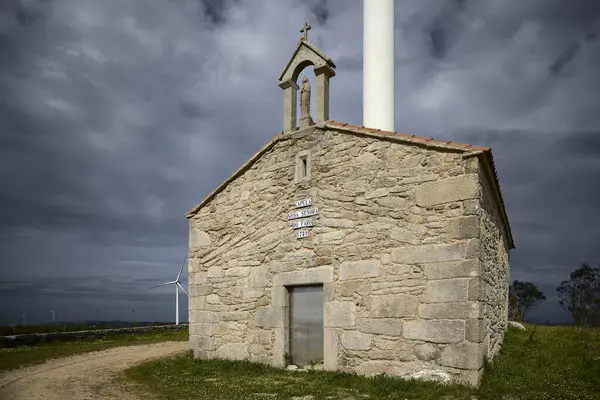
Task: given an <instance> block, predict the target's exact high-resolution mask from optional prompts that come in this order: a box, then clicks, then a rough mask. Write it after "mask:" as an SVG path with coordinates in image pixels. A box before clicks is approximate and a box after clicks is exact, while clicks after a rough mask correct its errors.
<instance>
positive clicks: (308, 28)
mask: <svg viewBox="0 0 600 400" xmlns="http://www.w3.org/2000/svg"><path fill="white" fill-rule="evenodd" d="M310 28H311V26H310V25H309V24H308V22H306V21H305V22H304V26H303V27H302V29H300V33H302V34H304V36H303V37H302V39H303V40H308V31H310Z"/></svg>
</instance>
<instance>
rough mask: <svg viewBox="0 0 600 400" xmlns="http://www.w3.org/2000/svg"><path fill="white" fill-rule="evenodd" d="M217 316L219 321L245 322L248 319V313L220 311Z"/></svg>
mask: <svg viewBox="0 0 600 400" xmlns="http://www.w3.org/2000/svg"><path fill="white" fill-rule="evenodd" d="M218 315H219V319H220V320H221V321H247V320H248V319H249V317H250V315H249V313H248V311H224V312H223V311H222V312H219V313H218Z"/></svg>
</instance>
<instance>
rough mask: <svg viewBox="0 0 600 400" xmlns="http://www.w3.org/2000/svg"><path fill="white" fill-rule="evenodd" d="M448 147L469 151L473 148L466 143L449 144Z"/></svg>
mask: <svg viewBox="0 0 600 400" xmlns="http://www.w3.org/2000/svg"><path fill="white" fill-rule="evenodd" d="M446 146H449V147H455V148H457V149H468V148H470V147H471V145H470V144H466V143H458V142H448V143H447V144H446Z"/></svg>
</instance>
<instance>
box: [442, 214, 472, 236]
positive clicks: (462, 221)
mask: <svg viewBox="0 0 600 400" xmlns="http://www.w3.org/2000/svg"><path fill="white" fill-rule="evenodd" d="M448 236H449V237H451V238H453V239H471V238H478V237H479V217H478V216H476V215H473V216H469V217H461V218H456V219H453V220H452V221H450V224H449V226H448Z"/></svg>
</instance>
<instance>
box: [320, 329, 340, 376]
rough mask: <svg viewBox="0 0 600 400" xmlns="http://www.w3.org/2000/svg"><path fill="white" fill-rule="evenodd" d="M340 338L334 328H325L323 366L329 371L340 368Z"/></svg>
mask: <svg viewBox="0 0 600 400" xmlns="http://www.w3.org/2000/svg"><path fill="white" fill-rule="evenodd" d="M338 351H339V340H338V333H337V332H336V330H335V329H334V328H328V327H325V328H324V329H323V368H324V369H326V370H327V371H335V370H337V369H338Z"/></svg>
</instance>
